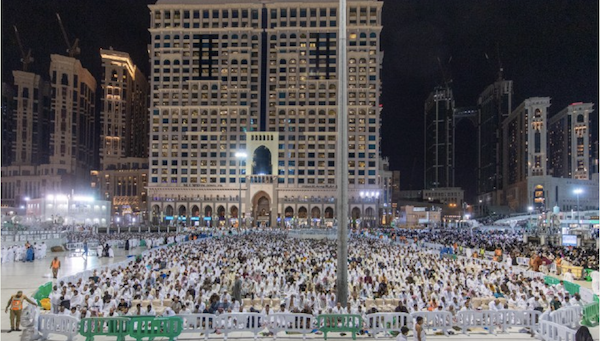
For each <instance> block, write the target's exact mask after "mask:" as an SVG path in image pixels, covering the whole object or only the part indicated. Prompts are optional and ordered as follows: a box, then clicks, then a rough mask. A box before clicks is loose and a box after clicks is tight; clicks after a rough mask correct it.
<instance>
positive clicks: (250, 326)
mask: <svg viewBox="0 0 600 341" xmlns="http://www.w3.org/2000/svg"><path fill="white" fill-rule="evenodd" d="M268 317H269V316H267V315H263V314H259V313H226V314H221V315H218V316H215V319H214V324H213V326H214V327H215V329H218V330H219V331H220V332H222V333H223V339H224V340H227V337H228V336H229V334H230V333H233V332H251V333H253V334H254V340H256V339H257V338H258V333H260V331H261V330H263V329H265V325H266V323H265V322H266V321H267V319H268Z"/></svg>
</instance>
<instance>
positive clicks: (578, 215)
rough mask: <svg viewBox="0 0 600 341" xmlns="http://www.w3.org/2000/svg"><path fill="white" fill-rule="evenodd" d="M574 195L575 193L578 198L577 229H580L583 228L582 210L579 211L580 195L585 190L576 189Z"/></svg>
mask: <svg viewBox="0 0 600 341" xmlns="http://www.w3.org/2000/svg"><path fill="white" fill-rule="evenodd" d="M573 193H575V195H576V196H577V227H578V228H580V227H581V215H580V214H581V213H580V212H581V210H580V209H579V195H580V194H581V193H583V190H582V189H581V188H576V189H575V190H573Z"/></svg>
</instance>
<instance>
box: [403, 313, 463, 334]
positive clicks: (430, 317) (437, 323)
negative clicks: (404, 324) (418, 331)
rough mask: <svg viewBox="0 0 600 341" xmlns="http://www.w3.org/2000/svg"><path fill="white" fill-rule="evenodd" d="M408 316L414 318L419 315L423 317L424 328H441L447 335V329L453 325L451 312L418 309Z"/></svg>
mask: <svg viewBox="0 0 600 341" xmlns="http://www.w3.org/2000/svg"><path fill="white" fill-rule="evenodd" d="M410 316H411V317H412V318H413V319H415V320H416V318H417V317H419V316H421V317H423V318H424V319H425V322H424V323H423V327H424V328H425V329H430V330H436V331H438V330H441V331H442V332H443V333H444V335H448V331H449V330H450V329H451V328H452V326H454V325H455V323H454V321H453V317H452V313H450V312H448V311H419V312H414V313H411V314H410Z"/></svg>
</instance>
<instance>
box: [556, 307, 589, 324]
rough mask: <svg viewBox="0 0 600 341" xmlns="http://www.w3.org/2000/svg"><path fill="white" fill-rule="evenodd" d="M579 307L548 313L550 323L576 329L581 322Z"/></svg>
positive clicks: (564, 308)
mask: <svg viewBox="0 0 600 341" xmlns="http://www.w3.org/2000/svg"><path fill="white" fill-rule="evenodd" d="M581 313H582V309H581V306H572V307H563V308H560V309H558V310H556V311H553V312H551V313H550V321H552V322H554V323H558V324H560V325H563V326H568V327H570V328H577V327H578V326H579V321H581Z"/></svg>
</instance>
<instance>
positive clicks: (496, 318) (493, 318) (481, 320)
mask: <svg viewBox="0 0 600 341" xmlns="http://www.w3.org/2000/svg"><path fill="white" fill-rule="evenodd" d="M456 317H457V326H458V327H459V328H460V329H462V332H463V334H466V333H467V329H469V328H473V327H480V328H487V329H488V330H489V331H490V334H496V333H495V329H496V328H497V327H499V328H502V324H503V320H502V318H503V316H502V314H499V313H498V312H497V311H490V310H477V311H473V310H468V311H459V312H458V314H456Z"/></svg>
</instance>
